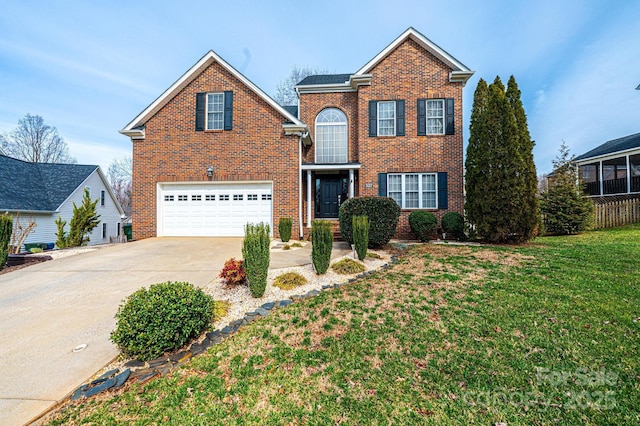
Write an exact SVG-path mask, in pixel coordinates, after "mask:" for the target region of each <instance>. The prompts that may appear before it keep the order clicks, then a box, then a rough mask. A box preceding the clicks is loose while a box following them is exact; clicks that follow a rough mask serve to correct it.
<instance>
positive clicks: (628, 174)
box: [627, 154, 631, 194]
mask: <svg viewBox="0 0 640 426" xmlns="http://www.w3.org/2000/svg"><path fill="white" fill-rule="evenodd" d="M627 194H631V161H629V154H627Z"/></svg>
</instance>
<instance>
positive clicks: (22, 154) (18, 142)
mask: <svg viewBox="0 0 640 426" xmlns="http://www.w3.org/2000/svg"><path fill="white" fill-rule="evenodd" d="M0 150H1V151H2V152H3V153H4V154H5V155H8V156H10V157H14V158H17V159H20V160H25V161H31V162H37V163H75V162H76V159H75V158H73V157H72V156H71V155H70V154H69V147H68V146H67V143H66V142H65V141H64V139H63V138H62V137H61V136H60V135H59V134H58V129H56V128H55V127H52V126H49V125H48V124H45V122H44V119H43V118H42V117H41V116H39V115H31V114H27V115H25V116H24V117H22V118H21V119H20V120H18V127H16V128H15V130H13V131H12V132H11V133H10V134H8V135H4V136H2V137H0Z"/></svg>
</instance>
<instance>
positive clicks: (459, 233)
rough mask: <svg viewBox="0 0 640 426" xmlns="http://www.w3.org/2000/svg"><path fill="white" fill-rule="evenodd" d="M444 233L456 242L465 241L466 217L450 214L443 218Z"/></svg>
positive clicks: (454, 213) (455, 213) (456, 213)
mask: <svg viewBox="0 0 640 426" xmlns="http://www.w3.org/2000/svg"><path fill="white" fill-rule="evenodd" d="M442 232H444V233H445V234H447V237H448V236H449V235H451V236H452V237H453V238H455V239H456V240H462V239H464V237H465V235H464V217H463V216H462V215H461V214H460V213H458V212H448V213H445V215H444V216H442Z"/></svg>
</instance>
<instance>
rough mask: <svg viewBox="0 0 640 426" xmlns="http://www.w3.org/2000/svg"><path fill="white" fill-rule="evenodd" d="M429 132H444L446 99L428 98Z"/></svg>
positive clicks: (429, 133)
mask: <svg viewBox="0 0 640 426" xmlns="http://www.w3.org/2000/svg"><path fill="white" fill-rule="evenodd" d="M427 134H428V135H441V134H444V100H443V99H435V100H427Z"/></svg>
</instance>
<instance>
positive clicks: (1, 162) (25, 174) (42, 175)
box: [0, 155, 122, 214]
mask: <svg viewBox="0 0 640 426" xmlns="http://www.w3.org/2000/svg"><path fill="white" fill-rule="evenodd" d="M96 169H98V170H99V168H98V166H90V165H82V164H55V163H30V162H27V161H22V160H17V159H15V158H11V157H7V156H5V155H0V182H2V185H0V212H4V211H31V212H36V211H41V212H55V211H56V210H57V209H58V208H59V207H60V205H61V204H62V203H64V202H65V201H66V200H67V198H69V196H70V195H71V194H72V193H73V192H74V191H75V190H76V189H77V188H78V187H79V186H80V185H82V183H83V182H84V181H85V180H87V178H88V177H89V176H90V175H91V174H92V173H93V172H94V171H95V170H96ZM103 180H104V177H103ZM118 209H120V210H122V209H121V208H120V206H118ZM121 214H122V213H121Z"/></svg>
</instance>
